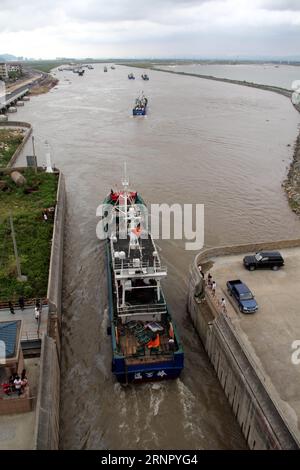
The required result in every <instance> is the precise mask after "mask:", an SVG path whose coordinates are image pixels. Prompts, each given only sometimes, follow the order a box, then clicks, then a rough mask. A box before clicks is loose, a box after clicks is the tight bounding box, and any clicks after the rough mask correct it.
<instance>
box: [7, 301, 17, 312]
mask: <svg viewBox="0 0 300 470" xmlns="http://www.w3.org/2000/svg"><path fill="white" fill-rule="evenodd" d="M8 308H9V310H10V313H11V314H12V315H14V314H15V309H14V306H13V304H12V302H11V301H9V302H8Z"/></svg>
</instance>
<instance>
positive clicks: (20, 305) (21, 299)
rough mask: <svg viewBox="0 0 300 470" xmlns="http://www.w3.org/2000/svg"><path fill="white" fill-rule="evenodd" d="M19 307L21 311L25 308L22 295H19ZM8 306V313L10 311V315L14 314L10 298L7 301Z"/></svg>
mask: <svg viewBox="0 0 300 470" xmlns="http://www.w3.org/2000/svg"><path fill="white" fill-rule="evenodd" d="M19 307H20V309H21V310H22V312H23V310H24V308H25V300H24V297H22V296H21V297H19ZM8 308H9V310H10V313H11V314H12V315H14V314H15V313H16V312H15V309H14V305H13V303H12V301H11V300H10V301H9V302H8Z"/></svg>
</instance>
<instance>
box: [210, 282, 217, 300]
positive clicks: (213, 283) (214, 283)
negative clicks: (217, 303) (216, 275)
mask: <svg viewBox="0 0 300 470" xmlns="http://www.w3.org/2000/svg"><path fill="white" fill-rule="evenodd" d="M216 287H217V284H216V281H213V282H212V285H211V290H212V294H213V296H215V295H216Z"/></svg>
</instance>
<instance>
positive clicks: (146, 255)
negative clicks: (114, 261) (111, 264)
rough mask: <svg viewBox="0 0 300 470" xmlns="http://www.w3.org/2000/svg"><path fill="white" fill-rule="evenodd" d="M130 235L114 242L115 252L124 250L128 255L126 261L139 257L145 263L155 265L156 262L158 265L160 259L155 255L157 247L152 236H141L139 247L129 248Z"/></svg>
mask: <svg viewBox="0 0 300 470" xmlns="http://www.w3.org/2000/svg"><path fill="white" fill-rule="evenodd" d="M129 241H130V239H129V236H128V237H127V238H126V239H120V238H118V239H117V241H116V242H114V244H113V248H114V252H117V251H118V252H120V251H124V253H125V255H126V259H125V260H124V262H126V260H127V261H129V260H130V261H132V260H133V259H136V258H139V259H140V260H142V261H143V264H145V263H146V264H147V263H148V264H149V265H150V266H154V265H155V263H156V265H157V266H158V265H159V261H158V259H157V258H155V257H154V256H153V253H154V252H156V247H155V245H154V243H153V240H152V238H151V237H150V235H149V234H148V235H147V238H140V239H139V245H138V248H130V249H129Z"/></svg>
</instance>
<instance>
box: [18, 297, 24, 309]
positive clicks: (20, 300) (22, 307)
mask: <svg viewBox="0 0 300 470" xmlns="http://www.w3.org/2000/svg"><path fill="white" fill-rule="evenodd" d="M19 306H20V309H21V310H22V311H23V310H24V308H25V301H24V297H22V296H21V297H19Z"/></svg>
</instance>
